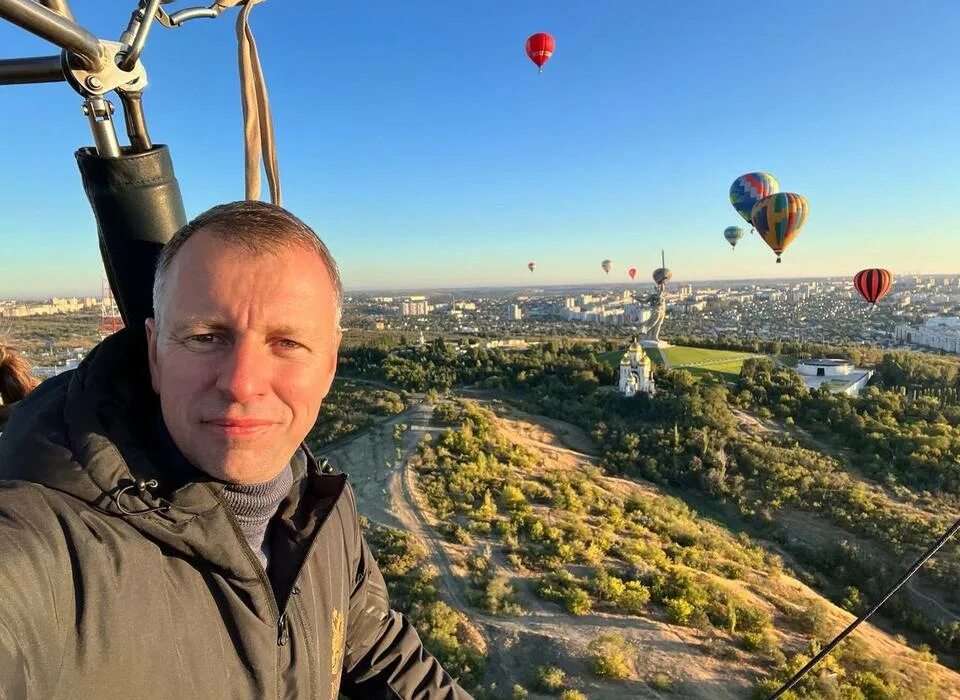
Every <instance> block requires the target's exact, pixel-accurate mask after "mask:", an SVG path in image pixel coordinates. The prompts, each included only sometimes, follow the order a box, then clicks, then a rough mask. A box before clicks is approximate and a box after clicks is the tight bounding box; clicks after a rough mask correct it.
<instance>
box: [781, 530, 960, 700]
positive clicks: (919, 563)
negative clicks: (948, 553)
mask: <svg viewBox="0 0 960 700" xmlns="http://www.w3.org/2000/svg"><path fill="white" fill-rule="evenodd" d="M957 531H960V520H957V522H955V523H954V524H953V525H951V526H950V528H949V529H948V530H947V531H946V532H945V533H943V536H941V537H940V539H939V540H937V541H936V542H935V543H934V544H933V546H931V547H930V549H928V550H927V551H926V552H924V553H923V555H922V556H921V557H920V558H919V559H917V560H916V561H915V562H914V563H913V566H911V567H910V569H909V570H908V571H907V573H905V574H904V575H903V577H902V578H901V579H900V580H899V581H897V582H896V583H895V584H894V585H893V586H892V587H891V588H890V590H888V591H887V592H886V593H884V594H883V596H882V597H881V598H880V600H879V601H878V602H877V603H875V604H874V605H873V607H871V608H870V609H869V610H867V611H866V612H865V613H863V614H862V615H861V616H860V617H858V618H857V619H856V620H854V621H853V622H851V623H850V624H849V625H847V627H846V628H845V629H844V630H843V631H842V632H841V633H840V634H838V635H837V636H836V637H834V638H833V641H831V642H830V643H829V644H828V645H827V646H825V647H824V648H823V649H821V650H820V653H819V654H817V655H816V656H814V657H813V658H812V659H810V661H808V662H807V664H806V665H805V666H804V667H803V668H801V669H800V670H799V671H797V672H796V673H795V674H794V675H793V677H792V678H790V680H788V681H787V682H786V683H784V684H783V685H782V686H780V688H779V689H778V690H777V692H775V693H774V694H773V695H771V696H770V697H769V698H768V699H767V700H777V698H779V697H780V696H781V695H783V694H784V693H785V692H787V691H788V690H790V689H791V688H793V687H794V686H795V685H796V684H797V683H799V682H800V679H802V678H803V677H804V676H805V675H807V672H809V671H810V669H812V668H813V667H814V666H816V665H817V664H818V663H819V662H820V660H821V659H823V657H825V656H826V655H827V654H829V653H830V652H831V651H833V649H834V647H836V646H837V645H838V644H839V643H840V642H842V641H843V640H844V639H845V638H846V637H847V635H849V634H850V633H851V632H853V630H855V629H856V628H857V627H859V626H860V623H862V622H863V621H864V620H866V619H867V618H868V617H870V616H871V615H873V613H875V612H876V611H877V610H879V609H880V606H881V605H883V604H884V603H886V602H887V601H888V600H889V599H890V598H891V597H892V596H893V594H894V593H896V592H897V591H898V590H900V587H901V586H903V584H905V583H906V582H907V581H909V580H910V578H911V577H912V576H913V575H914V574H915V573H917V571H919V570H920V567H921V566H923V565H924V564H925V563H926V561H927V559H929V558H930V557H932V556H933V555H934V554H936V553H937V551H938V550H939V549H940V548H941V547H943V545H945V544H946V543H947V540H949V539H950V538H951V537H953V536H954V535H955V534H956V533H957Z"/></svg>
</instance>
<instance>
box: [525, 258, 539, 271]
mask: <svg viewBox="0 0 960 700" xmlns="http://www.w3.org/2000/svg"><path fill="white" fill-rule="evenodd" d="M527 269H528V270H530V272H533V271H534V270H536V269H537V263H535V262H533V261H531V262H528V263H527Z"/></svg>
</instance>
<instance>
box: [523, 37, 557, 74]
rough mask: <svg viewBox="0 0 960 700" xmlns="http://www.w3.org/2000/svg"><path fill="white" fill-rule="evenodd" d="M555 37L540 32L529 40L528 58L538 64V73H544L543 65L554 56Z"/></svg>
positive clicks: (527, 46) (527, 47)
mask: <svg viewBox="0 0 960 700" xmlns="http://www.w3.org/2000/svg"><path fill="white" fill-rule="evenodd" d="M553 47H554V41H553V37H552V36H550V35H549V34H547V33H546V32H538V33H536V34H533V35H531V36H530V38H529V39H527V45H526V50H527V56H529V57H530V60H531V61H533V62H534V63H536V64H537V71H538V72H540V73H542V72H543V64H544V63H546V62H547V61H549V60H550V57H551V56H552V55H553Z"/></svg>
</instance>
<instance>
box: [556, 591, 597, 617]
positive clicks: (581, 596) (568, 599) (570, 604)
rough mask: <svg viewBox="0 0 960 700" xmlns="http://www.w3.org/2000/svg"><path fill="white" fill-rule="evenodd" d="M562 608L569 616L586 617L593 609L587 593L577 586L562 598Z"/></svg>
mask: <svg viewBox="0 0 960 700" xmlns="http://www.w3.org/2000/svg"><path fill="white" fill-rule="evenodd" d="M563 607H564V608H565V609H566V611H567V612H568V613H570V614H571V615H586V614H587V613H589V612H590V610H592V609H593V601H592V600H591V599H590V594H589V593H587V592H586V591H585V590H583V589H582V588H580V587H579V586H574V587H573V588H571V589H569V590H568V591H567V593H566V595H565V596H564V597H563Z"/></svg>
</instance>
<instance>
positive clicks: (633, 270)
mask: <svg viewBox="0 0 960 700" xmlns="http://www.w3.org/2000/svg"><path fill="white" fill-rule="evenodd" d="M627 274H628V275H630V279H632V280H635V279H637V268H635V267H631V268H630V269H629V270H627Z"/></svg>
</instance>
